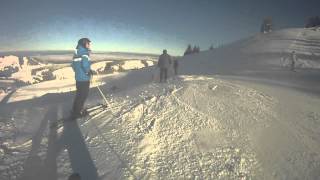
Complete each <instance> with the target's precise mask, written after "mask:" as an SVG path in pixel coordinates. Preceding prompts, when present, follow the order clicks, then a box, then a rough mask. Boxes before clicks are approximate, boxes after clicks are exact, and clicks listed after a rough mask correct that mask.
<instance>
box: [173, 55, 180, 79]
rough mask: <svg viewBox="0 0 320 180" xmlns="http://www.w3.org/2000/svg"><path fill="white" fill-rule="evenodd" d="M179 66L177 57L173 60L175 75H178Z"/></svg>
mask: <svg viewBox="0 0 320 180" xmlns="http://www.w3.org/2000/svg"><path fill="white" fill-rule="evenodd" d="M178 66H179V63H178V60H177V59H175V60H174V61H173V69H174V75H175V76H176V75H178Z"/></svg>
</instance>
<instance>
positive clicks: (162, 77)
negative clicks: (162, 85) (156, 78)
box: [160, 68, 168, 82]
mask: <svg viewBox="0 0 320 180" xmlns="http://www.w3.org/2000/svg"><path fill="white" fill-rule="evenodd" d="M167 78H168V69H167V68H160V82H166V81H167Z"/></svg>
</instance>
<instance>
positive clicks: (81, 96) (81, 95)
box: [72, 81, 90, 114]
mask: <svg viewBox="0 0 320 180" xmlns="http://www.w3.org/2000/svg"><path fill="white" fill-rule="evenodd" d="M76 88H77V92H76V96H75V98H74V101H73V108H72V112H73V114H80V112H81V110H82V109H83V105H84V102H85V101H86V99H87V97H88V94H89V89H90V81H76Z"/></svg>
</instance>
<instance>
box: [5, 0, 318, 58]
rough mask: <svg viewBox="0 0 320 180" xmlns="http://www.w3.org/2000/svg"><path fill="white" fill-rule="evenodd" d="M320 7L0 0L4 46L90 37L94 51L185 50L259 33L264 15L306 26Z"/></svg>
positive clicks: (292, 2) (245, 0)
mask: <svg viewBox="0 0 320 180" xmlns="http://www.w3.org/2000/svg"><path fill="white" fill-rule="evenodd" d="M319 8H320V2H317V1H316V0H307V1H303V0H282V1H281V0H278V1H276V0H269V1H266V0H264V1H262V0H261V1H259V0H238V1H235V0H233V1H231V0H224V1H223V0H115V1H111V0H109V1H108V0H90V1H89V0H87V1H82V0H52V1H48V0H1V6H0V22H1V27H0V34H1V36H0V42H1V44H0V51H8V50H70V49H73V48H74V47H75V46H76V42H77V40H78V39H79V38H81V37H89V38H90V39H91V40H92V49H93V51H94V50H96V51H126V52H146V53H157V54H158V53H161V51H162V49H164V48H166V49H168V51H169V53H170V52H171V54H175V55H181V54H182V53H183V51H184V50H185V48H186V46H187V45H188V44H195V45H199V46H200V47H201V49H207V48H208V47H209V46H210V45H211V44H213V45H218V44H222V43H229V42H233V41H235V40H238V39H241V38H245V37H248V36H250V35H254V34H255V33H257V32H258V31H259V28H260V24H261V22H262V19H263V18H264V17H267V16H270V17H272V18H273V20H274V23H275V28H277V29H280V28H287V27H303V25H304V23H305V21H306V19H307V18H308V17H310V16H314V15H320V13H319V12H317V10H318V9H319ZM317 13H318V14H317Z"/></svg>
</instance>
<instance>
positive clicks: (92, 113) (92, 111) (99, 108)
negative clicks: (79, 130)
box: [50, 104, 107, 129]
mask: <svg viewBox="0 0 320 180" xmlns="http://www.w3.org/2000/svg"><path fill="white" fill-rule="evenodd" d="M106 109H107V106H106V105H104V104H97V105H95V106H92V107H88V108H85V111H87V113H88V114H87V115H86V116H84V117H79V118H76V119H72V117H71V115H70V116H69V117H65V118H61V119H58V120H57V121H54V122H52V123H51V124H50V128H57V129H59V128H61V127H62V126H63V123H65V122H71V121H77V120H78V119H83V118H86V120H85V122H86V121H88V120H90V119H92V117H96V116H97V114H101V112H106Z"/></svg>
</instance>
